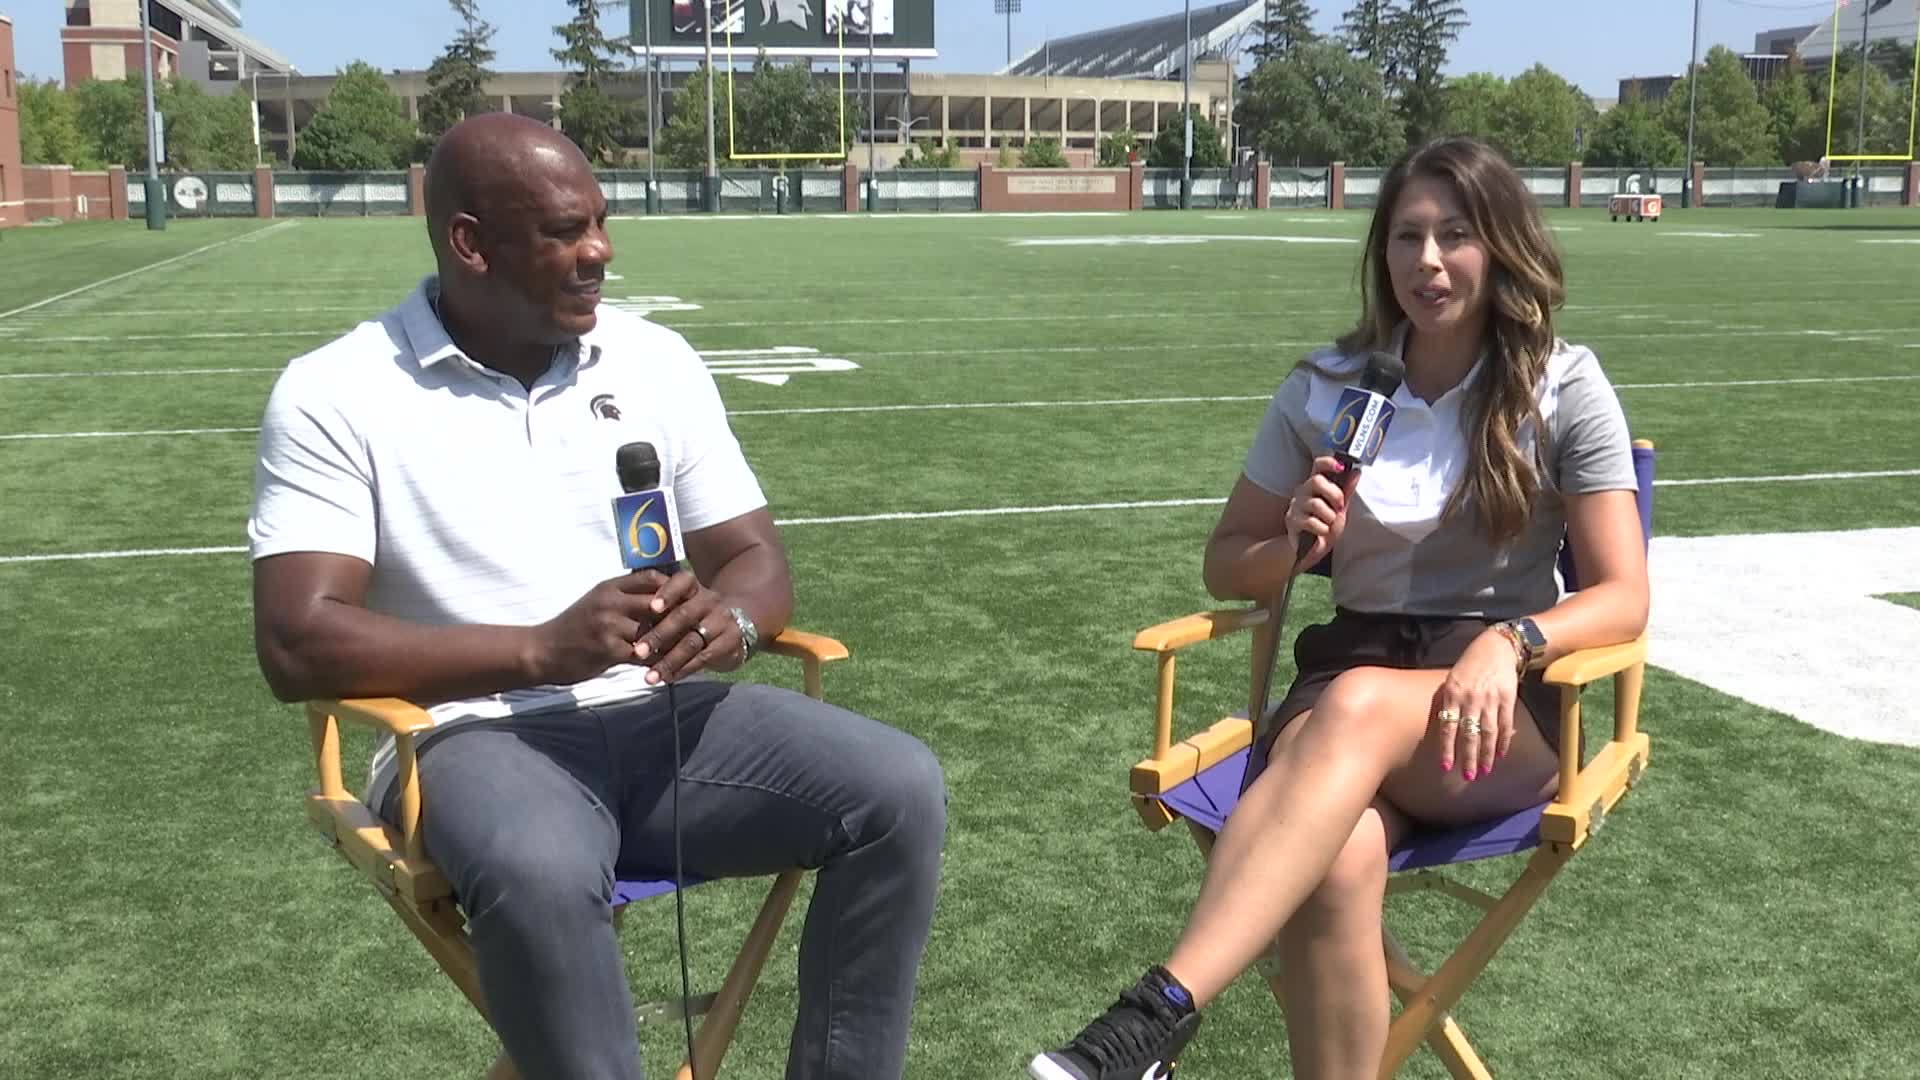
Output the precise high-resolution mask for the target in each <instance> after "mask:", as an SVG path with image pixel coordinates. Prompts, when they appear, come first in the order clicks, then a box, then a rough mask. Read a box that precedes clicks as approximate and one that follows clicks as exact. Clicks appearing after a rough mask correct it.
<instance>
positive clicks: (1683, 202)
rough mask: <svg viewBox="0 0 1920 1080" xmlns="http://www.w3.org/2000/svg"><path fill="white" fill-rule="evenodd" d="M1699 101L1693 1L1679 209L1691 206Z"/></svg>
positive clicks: (1697, 10)
mask: <svg viewBox="0 0 1920 1080" xmlns="http://www.w3.org/2000/svg"><path fill="white" fill-rule="evenodd" d="M1699 100H1700V0H1693V50H1692V51H1691V52H1690V53H1688V54H1687V160H1685V161H1683V162H1681V163H1680V169H1681V173H1680V209H1682V210H1685V209H1686V208H1688V207H1690V206H1692V205H1693V197H1694V194H1695V192H1694V190H1693V115H1694V107H1695V105H1696V104H1697V103H1698V102H1699Z"/></svg>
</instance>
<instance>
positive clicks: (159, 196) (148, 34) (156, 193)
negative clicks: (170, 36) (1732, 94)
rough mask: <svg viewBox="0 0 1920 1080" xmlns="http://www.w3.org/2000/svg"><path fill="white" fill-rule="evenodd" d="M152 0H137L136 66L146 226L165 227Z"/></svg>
mask: <svg viewBox="0 0 1920 1080" xmlns="http://www.w3.org/2000/svg"><path fill="white" fill-rule="evenodd" d="M151 3H152V0H140V58H141V64H140V69H141V71H142V72H144V73H145V75H146V84H147V182H146V185H145V187H146V193H147V228H149V229H164V228H166V227H167V192H166V188H165V187H164V186H163V185H162V184H161V183H160V125H159V123H158V122H157V121H156V119H155V116H156V114H155V113H154V109H153V19H152V18H151V12H150V11H149V10H148V8H149V5H151Z"/></svg>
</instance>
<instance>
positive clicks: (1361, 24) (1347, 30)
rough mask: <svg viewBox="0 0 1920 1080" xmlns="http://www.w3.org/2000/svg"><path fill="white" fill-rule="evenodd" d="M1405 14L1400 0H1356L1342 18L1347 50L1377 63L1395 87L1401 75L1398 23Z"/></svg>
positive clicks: (1380, 70)
mask: <svg viewBox="0 0 1920 1080" xmlns="http://www.w3.org/2000/svg"><path fill="white" fill-rule="evenodd" d="M1400 15H1401V12H1400V9H1399V7H1398V6H1397V5H1396V0H1355V2H1354V5H1353V6H1352V7H1350V8H1348V9H1347V13H1346V15H1345V16H1344V17H1342V19H1341V21H1340V37H1341V39H1342V40H1343V41H1345V42H1346V46H1347V51H1348V52H1350V53H1352V54H1353V55H1355V56H1358V57H1361V58H1362V59H1364V60H1366V62H1367V63H1369V64H1372V65H1373V69H1374V70H1375V71H1378V72H1379V73H1380V78H1381V79H1382V80H1383V81H1384V82H1385V83H1386V85H1387V89H1388V90H1389V91H1392V90H1393V89H1394V87H1395V85H1396V84H1397V83H1398V82H1399V79H1400V53H1399V43H1398V40H1397V36H1396V34H1395V32H1394V24H1395V21H1396V20H1397V19H1399V17H1400Z"/></svg>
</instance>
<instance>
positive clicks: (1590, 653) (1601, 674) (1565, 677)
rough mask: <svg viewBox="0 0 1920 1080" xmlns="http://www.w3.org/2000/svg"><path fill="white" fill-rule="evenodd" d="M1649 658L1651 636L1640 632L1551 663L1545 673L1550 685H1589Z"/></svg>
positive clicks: (1573, 653)
mask: <svg viewBox="0 0 1920 1080" xmlns="http://www.w3.org/2000/svg"><path fill="white" fill-rule="evenodd" d="M1646 661H1647V637H1646V635H1645V634H1642V635H1640V636H1639V637H1638V638H1635V639H1634V640H1632V641H1628V642H1623V643H1622V644H1619V645H1602V646H1601V647H1599V648H1597V649H1581V650H1580V651H1578V652H1570V653H1568V654H1567V655H1565V656H1563V657H1561V658H1560V659H1558V660H1555V661H1554V662H1553V663H1551V664H1549V665H1547V670H1546V673H1545V674H1544V675H1542V676H1541V678H1542V680H1544V681H1545V682H1546V683H1547V684H1548V685H1549V686H1585V685H1587V684H1588V683H1590V682H1593V681H1594V680H1596V679H1603V678H1605V677H1607V676H1608V675H1617V674H1619V673H1620V672H1622V671H1625V670H1626V669H1628V668H1630V667H1632V666H1633V665H1635V664H1644V663H1646Z"/></svg>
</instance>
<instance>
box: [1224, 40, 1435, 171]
mask: <svg viewBox="0 0 1920 1080" xmlns="http://www.w3.org/2000/svg"><path fill="white" fill-rule="evenodd" d="M1240 116H1241V126H1242V129H1243V130H1245V131H1247V132H1248V139H1249V141H1250V142H1252V143H1253V144H1254V145H1255V146H1257V147H1258V148H1259V149H1260V152H1261V153H1262V154H1265V155H1266V156H1267V157H1268V158H1269V159H1270V160H1273V161H1299V162H1307V163H1312V164H1316V165H1317V164H1324V163H1327V162H1332V161H1351V162H1354V163H1357V164H1368V165H1378V164H1386V163H1388V162H1391V161H1392V160H1393V159H1395V158H1397V157H1399V156H1400V154H1401V152H1402V151H1404V150H1405V149H1406V142H1405V140H1404V138H1403V134H1402V130H1401V126H1400V122H1399V120H1398V118H1396V117H1395V115H1394V112H1393V105H1392V103H1391V102H1389V101H1388V100H1387V89H1386V84H1385V83H1384V81H1383V80H1382V79H1381V77H1380V72H1379V70H1378V69H1377V68H1374V67H1373V66H1371V65H1370V64H1368V63H1367V62H1366V61H1365V60H1363V59H1360V58H1358V57H1354V56H1349V55H1348V54H1347V52H1346V50H1344V49H1342V48H1341V47H1340V46H1339V45H1337V44H1335V43H1333V42H1316V43H1314V44H1312V45H1307V46H1303V47H1302V48H1300V49H1298V50H1296V51H1295V52H1294V53H1293V55H1292V56H1289V57H1287V58H1286V59H1284V60H1274V61H1270V62H1268V63H1265V64H1262V65H1260V66H1259V67H1258V68H1255V69H1254V72H1253V76H1252V77H1251V78H1250V79H1248V80H1247V89H1246V93H1245V95H1244V96H1243V97H1242V99H1241V103H1240Z"/></svg>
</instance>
